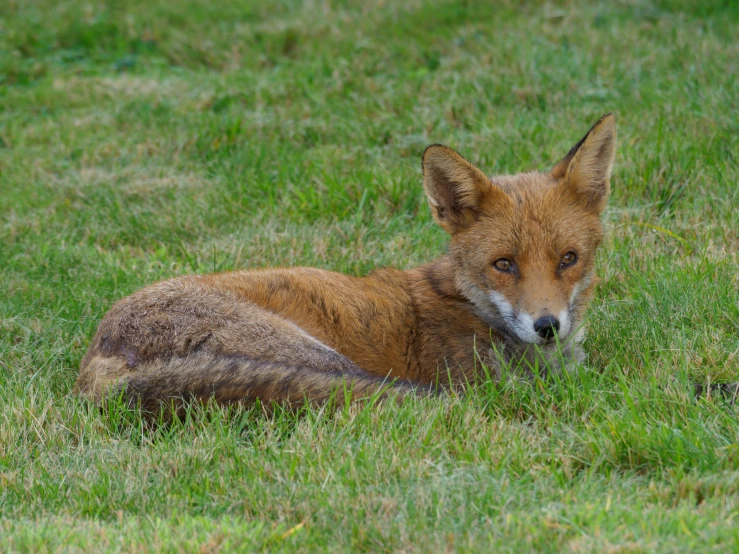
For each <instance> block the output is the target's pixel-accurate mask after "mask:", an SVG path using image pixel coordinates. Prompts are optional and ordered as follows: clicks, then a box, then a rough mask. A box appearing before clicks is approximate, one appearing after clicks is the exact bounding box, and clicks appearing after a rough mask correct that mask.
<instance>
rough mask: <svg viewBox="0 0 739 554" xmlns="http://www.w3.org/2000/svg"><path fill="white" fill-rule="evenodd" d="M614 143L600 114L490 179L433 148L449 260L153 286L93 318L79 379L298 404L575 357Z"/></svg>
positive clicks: (139, 394)
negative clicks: (552, 161) (521, 166)
mask: <svg viewBox="0 0 739 554" xmlns="http://www.w3.org/2000/svg"><path fill="white" fill-rule="evenodd" d="M614 152H615V125H614V120H613V117H612V116H610V115H607V116H604V117H603V118H601V120H600V121H599V122H598V123H597V124H596V125H595V126H594V127H593V128H592V129H591V130H590V132H589V133H588V134H587V135H586V136H585V138H584V139H583V140H582V141H580V143H578V145H576V147H575V148H573V149H572V151H570V153H569V154H568V155H567V156H565V158H563V160H562V161H561V162H560V163H559V164H557V165H556V166H555V168H554V169H553V170H552V171H550V172H546V173H539V172H534V173H524V174H519V175H513V176H497V177H492V178H488V177H486V176H485V175H484V173H482V171H480V170H479V169H477V168H476V167H474V166H473V165H472V164H470V163H469V162H467V161H466V160H464V158H462V157H461V156H460V155H459V154H457V153H456V152H454V151H453V150H451V149H449V148H447V147H445V146H439V145H434V146H430V147H429V148H427V149H426V151H425V152H424V156H423V172H424V190H425V192H426V195H427V197H428V199H429V205H430V207H431V210H432V213H433V215H434V218H435V219H436V220H437V221H438V222H439V224H440V225H441V226H442V227H443V228H444V229H445V230H447V231H448V232H449V233H450V235H451V240H450V245H449V252H448V254H447V255H446V256H443V257H442V258H439V259H438V260H435V261H433V262H431V263H429V264H427V265H424V266H422V267H419V268H416V269H412V270H409V271H399V270H393V269H382V270H378V271H375V272H373V273H371V274H370V275H368V276H367V277H361V278H360V277H352V276H348V275H343V274H338V273H332V272H328V271H322V270H319V269H312V268H293V269H272V270H261V271H235V272H229V273H220V274H213V275H205V276H190V277H182V278H178V279H172V280H169V281H164V282H161V283H157V284H155V285H152V286H149V287H147V288H145V289H143V290H141V291H139V292H137V293H135V294H133V295H131V296H129V297H127V298H124V299H123V300H121V301H119V302H118V303H117V304H116V305H115V306H113V308H112V309H111V310H110V311H109V312H108V314H107V315H106V316H105V317H104V318H103V321H102V322H101V324H100V327H99V329H98V331H97V333H96V335H95V337H94V339H93V341H92V344H91V345H90V349H89V351H88V352H87V355H86V356H85V358H84V359H83V361H82V365H81V369H80V375H79V378H78V380H77V384H76V388H77V390H78V391H79V392H80V393H82V394H84V395H86V396H88V397H90V398H92V399H94V400H96V401H102V400H103V399H104V398H105V397H106V395H108V394H110V393H111V391H112V392H117V391H123V392H124V393H125V394H127V395H128V396H129V397H130V398H131V399H134V400H137V401H140V402H142V404H143V405H144V406H145V407H146V408H147V409H156V407H157V406H158V405H159V404H160V403H162V402H171V401H173V400H175V401H178V400H181V399H183V398H184V399H188V398H193V399H198V400H207V399H208V398H211V397H214V398H215V399H216V401H218V402H221V403H231V402H250V401H254V400H255V399H257V398H258V399H260V400H261V401H263V402H267V401H272V400H274V401H281V402H287V403H291V404H300V403H302V402H303V401H306V400H307V401H309V402H316V403H317V402H322V401H324V400H325V399H326V398H328V396H329V394H330V393H331V391H332V390H334V389H335V388H336V387H337V386H342V385H346V386H348V387H351V388H352V389H353V390H354V393H355V396H366V395H367V394H371V393H374V392H376V391H378V390H380V389H382V388H383V387H390V388H392V389H393V391H394V392H396V393H397V394H398V395H400V396H401V397H402V396H403V395H404V394H408V393H417V392H419V391H423V392H427V391H429V390H431V388H432V387H434V386H436V385H441V386H452V387H457V386H462V385H464V384H465V383H467V382H474V381H475V380H476V379H477V378H478V377H479V376H480V368H481V364H482V363H484V364H486V365H487V366H488V367H489V368H490V369H491V370H492V371H493V373H495V374H499V373H500V372H501V371H503V370H504V369H505V368H506V367H508V365H509V364H510V363H511V362H512V363H513V364H514V365H516V364H519V363H520V362H527V363H529V364H534V363H536V362H537V361H541V362H545V363H547V364H548V366H549V368H550V369H556V368H557V363H558V362H557V359H558V355H559V354H564V356H565V358H571V359H581V358H582V354H581V351H580V347H579V343H580V341H581V340H582V330H581V323H582V315H583V311H584V309H585V308H586V306H587V304H588V303H589V301H590V299H591V297H592V293H593V286H594V284H595V282H596V277H595V276H594V270H593V264H594V261H595V252H596V248H597V247H598V244H599V243H600V241H601V236H602V229H601V224H600V220H599V215H600V212H601V211H602V209H603V207H604V206H605V203H606V200H607V197H608V193H609V188H608V182H609V179H610V172H611V166H612V164H613V156H614ZM570 254H572V255H573V256H574V259H575V261H574V262H572V263H571V264H569V261H570V260H571V259H573V257H572V256H571V255H570ZM501 260H502V261H501ZM565 262H567V263H568V264H569V265H563V264H565ZM501 268H505V269H501ZM542 318H543V319H542ZM541 321H544V322H549V323H548V324H549V327H545V328H544V329H543V330H542V326H541V325H539V323H540V322H541ZM555 321H556V325H557V328H558V329H559V335H560V336H559V339H560V340H559V341H556V340H555V337H554V336H553V335H554V333H555V328H554V327H552V326H553V325H554V324H555ZM536 325H538V327H535V326H536ZM537 329H538V330H537ZM556 342H559V346H558V345H557V344H556ZM534 345H536V347H534ZM558 350H559V354H558ZM524 365H526V364H524Z"/></svg>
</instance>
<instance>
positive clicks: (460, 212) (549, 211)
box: [422, 114, 616, 345]
mask: <svg viewBox="0 0 739 554" xmlns="http://www.w3.org/2000/svg"><path fill="white" fill-rule="evenodd" d="M615 152H616V125H615V119H614V117H613V115H611V114H606V115H604V116H603V117H601V118H600V120H599V121H598V122H597V123H596V124H595V125H594V126H593V127H592V128H591V129H590V131H588V133H587V134H586V135H585V137H583V139H582V140H580V142H578V143H577V144H576V145H575V146H574V147H573V148H572V149H571V150H570V151H569V153H568V154H567V155H566V156H565V157H564V158H562V160H561V161H560V162H559V163H557V164H556V165H555V166H554V168H552V169H551V170H550V171H548V172H531V173H520V174H518V175H501V176H494V177H488V176H486V175H485V174H484V173H483V172H482V171H480V170H479V169H478V168H476V167H475V166H473V165H472V164H471V163H469V162H468V161H467V160H465V159H464V158H463V157H462V156H460V155H459V154H457V153H456V152H455V151H454V150H452V149H451V148H447V147H446V146H441V145H432V146H429V147H428V148H426V150H425V151H424V153H423V161H422V166H423V186H424V190H425V192H426V196H427V197H428V201H429V206H430V207H431V212H432V214H433V216H434V219H435V220H436V221H437V222H438V223H439V225H441V227H443V228H444V229H445V230H446V231H447V232H448V233H449V234H450V235H451V241H450V244H449V254H450V257H451V259H452V261H453V263H452V266H453V268H454V269H453V271H454V279H455V284H456V286H457V288H458V289H459V290H460V292H461V293H462V294H463V295H464V296H465V297H466V298H467V299H468V300H469V301H470V302H471V303H472V304H473V305H474V307H475V310H476V311H477V313H478V315H479V316H480V317H482V318H483V319H484V320H485V321H486V322H487V323H488V325H490V326H491V327H493V328H494V329H496V330H498V331H500V332H502V333H504V334H505V335H507V336H508V337H509V339H511V340H513V341H516V342H523V343H528V344H539V345H544V344H548V343H551V342H553V341H555V340H557V338H558V339H559V340H560V341H566V340H567V339H568V338H570V337H571V336H574V335H576V334H577V332H578V330H579V328H580V326H581V316H582V312H583V310H584V308H585V307H586V306H587V304H588V303H589V302H590V300H591V298H592V295H593V287H594V284H595V282H596V278H595V274H594V267H593V266H594V262H595V254H596V249H597V247H598V245H599V243H600V242H601V239H602V237H603V229H602V225H601V222H600V214H601V212H602V211H603V209H604V208H605V206H606V203H607V201H608V195H609V192H610V184H609V183H610V176H611V168H612V167H613V160H614V157H615Z"/></svg>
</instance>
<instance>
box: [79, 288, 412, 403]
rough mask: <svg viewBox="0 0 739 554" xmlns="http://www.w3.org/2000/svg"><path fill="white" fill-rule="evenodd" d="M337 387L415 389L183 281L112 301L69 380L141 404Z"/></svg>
mask: <svg viewBox="0 0 739 554" xmlns="http://www.w3.org/2000/svg"><path fill="white" fill-rule="evenodd" d="M343 387H346V388H347V389H348V390H351V391H352V397H353V398H360V397H366V396H369V395H372V394H374V393H377V392H380V394H381V395H385V394H387V392H388V390H390V391H393V392H396V393H397V394H398V395H399V396H403V395H405V394H408V393H415V392H416V391H418V392H420V391H421V389H423V387H417V386H414V385H413V384H411V383H409V382H407V381H406V382H399V381H393V379H392V378H391V377H390V378H388V377H386V376H380V375H373V374H370V373H368V372H366V371H364V370H363V369H361V368H360V367H359V366H357V365H356V364H355V363H353V362H352V361H351V360H350V359H349V358H347V357H346V356H344V355H342V354H341V353H339V352H337V351H336V350H334V349H333V348H330V347H329V346H327V345H325V344H324V343H322V342H321V341H319V340H318V339H316V338H315V337H313V336H311V335H310V334H309V333H307V332H306V331H305V330H303V329H302V328H301V327H299V326H297V325H296V324H294V323H293V322H291V321H289V320H287V319H285V318H283V317H281V316H280V315H278V314H275V313H272V312H270V311H268V310H265V309H263V308H261V307H259V306H257V305H256V304H254V303H252V302H250V301H247V300H244V299H242V298H239V297H236V296H234V295H230V294H227V293H223V292H221V291H212V290H207V289H204V288H203V287H199V286H197V284H193V283H192V282H188V281H185V282H182V281H172V282H165V283H160V284H158V285H154V286H153V287H151V288H149V289H144V290H143V291H140V292H139V293H136V294H134V295H132V296H130V297H128V298H125V299H123V300H122V301H120V302H119V303H118V304H116V305H115V306H114V307H113V308H112V309H111V310H110V312H108V314H107V315H106V316H105V318H103V321H102V322H101V324H100V328H99V329H98V332H97V334H96V335H95V337H94V339H93V341H92V344H91V345H90V349H89V351H88V354H87V356H85V358H84V359H83V361H82V364H81V369H80V375H79V377H78V379H77V383H76V385H75V388H76V390H77V391H78V392H80V393H82V394H83V395H85V396H88V397H89V398H91V399H93V400H95V401H96V402H102V401H103V400H104V399H105V397H107V396H108V395H110V394H116V393H123V394H124V395H125V397H126V398H127V399H129V400H130V401H131V402H137V403H140V404H141V406H142V407H143V408H144V409H145V410H147V411H155V410H156V409H157V407H158V406H159V405H161V404H166V403H169V402H173V401H174V402H181V401H182V400H183V399H184V400H198V401H207V400H208V399H211V398H213V399H215V400H216V402H218V403H221V404H231V403H244V404H249V403H253V402H254V401H255V400H257V399H259V400H260V401H261V402H262V403H269V402H271V401H276V402H280V403H287V404H290V405H301V404H303V403H305V402H306V401H307V402H308V403H311V404H320V403H322V402H325V401H326V400H327V399H328V398H329V397H330V396H331V394H332V393H333V392H334V391H336V390H337V389H341V388H343Z"/></svg>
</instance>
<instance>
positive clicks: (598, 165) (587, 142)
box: [552, 113, 616, 213]
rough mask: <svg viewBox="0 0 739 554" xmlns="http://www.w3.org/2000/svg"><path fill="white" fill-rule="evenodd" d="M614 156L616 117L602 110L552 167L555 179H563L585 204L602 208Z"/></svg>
mask: <svg viewBox="0 0 739 554" xmlns="http://www.w3.org/2000/svg"><path fill="white" fill-rule="evenodd" d="M615 157H616V118H615V117H614V116H613V114H610V113H608V114H606V115H604V116H603V117H601V118H600V119H599V120H598V122H597V123H596V124H595V125H593V127H592V128H591V129H590V131H588V134H587V135H585V136H584V137H583V138H582V140H581V141H580V142H578V143H577V144H576V145H575V146H574V147H573V148H572V150H570V151H569V152H568V153H567V155H566V156H565V157H564V158H562V160H560V162H559V163H558V164H557V165H555V166H554V168H553V169H552V175H553V176H554V178H555V179H564V186H566V187H567V188H569V189H570V190H571V191H572V192H573V193H574V194H575V196H577V198H578V199H579V200H580V201H582V202H583V203H584V204H585V206H586V207H587V208H588V209H590V210H593V211H595V212H597V213H600V212H602V211H603V208H605V207H606V203H607V201H608V195H609V194H610V192H611V185H610V181H611V169H612V168H613V160H614V158H615Z"/></svg>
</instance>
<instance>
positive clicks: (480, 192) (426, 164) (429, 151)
mask: <svg viewBox="0 0 739 554" xmlns="http://www.w3.org/2000/svg"><path fill="white" fill-rule="evenodd" d="M421 166H422V168H423V189H424V191H425V192H426V197H427V198H428V201H429V206H430V207H431V213H432V214H433V216H434V219H435V220H436V221H437V222H438V223H439V225H441V226H442V227H443V228H444V230H446V231H447V232H448V233H450V234H454V233H456V232H458V231H461V230H463V229H465V228H467V227H469V226H470V225H471V224H472V223H473V222H474V221H476V220H477V218H478V216H479V214H480V212H481V209H482V205H483V203H484V202H485V201H486V199H488V198H489V197H490V196H492V195H494V194H495V192H496V191H497V192H499V193H500V194H505V193H503V192H502V191H500V190H499V189H497V188H496V187H494V186H493V184H492V183H491V182H490V179H488V177H487V176H486V175H485V174H484V173H483V172H482V171H480V170H479V169H477V168H476V167H475V166H474V165H472V164H471V163H470V162H468V161H467V160H465V159H464V158H463V157H462V156H460V155H459V154H457V153H456V152H455V151H454V150H452V149H451V148H448V147H446V146H442V145H441V144H432V145H431V146H429V147H428V148H426V150H424V152H423V158H422V161H421Z"/></svg>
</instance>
